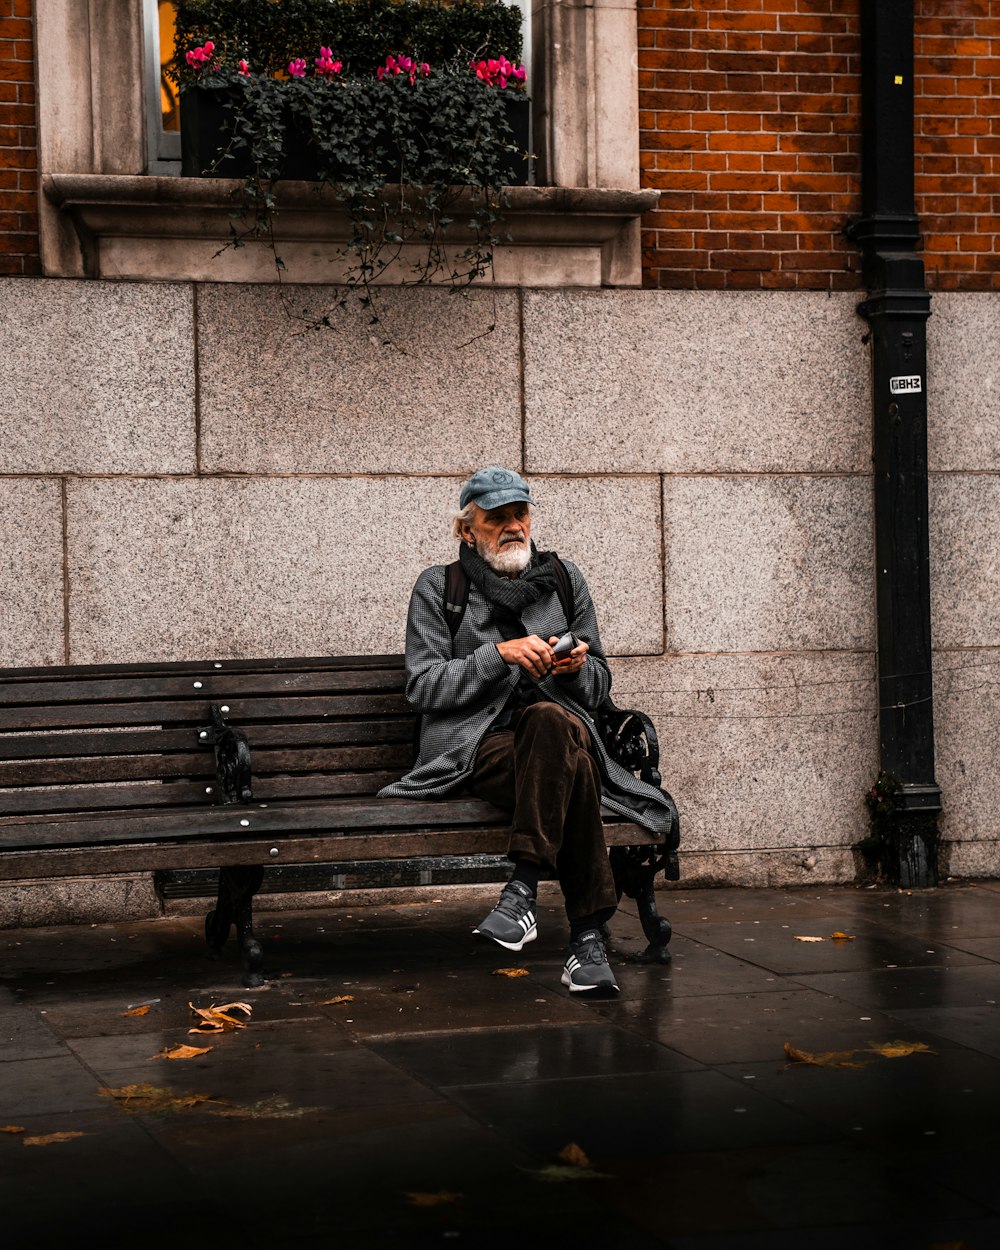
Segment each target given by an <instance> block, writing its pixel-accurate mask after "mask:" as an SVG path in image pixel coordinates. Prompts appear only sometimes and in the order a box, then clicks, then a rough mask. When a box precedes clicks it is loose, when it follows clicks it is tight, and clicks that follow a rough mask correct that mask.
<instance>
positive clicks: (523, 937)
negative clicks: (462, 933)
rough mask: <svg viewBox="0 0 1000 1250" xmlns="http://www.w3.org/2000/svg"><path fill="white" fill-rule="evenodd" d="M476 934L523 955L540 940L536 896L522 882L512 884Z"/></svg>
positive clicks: (477, 929) (506, 888)
mask: <svg viewBox="0 0 1000 1250" xmlns="http://www.w3.org/2000/svg"><path fill="white" fill-rule="evenodd" d="M472 932H473V933H478V934H481V935H482V936H483V937H488V938H492V939H493V941H494V942H496V943H498V944H499V945H500V946H503V947H504V948H505V949H506V950H509V951H519V950H520V949H521V947H522V946H524V944H525V943H526V942H533V941H534V940H535V938H536V937H537V936H538V928H537V926H536V924H535V896H534V894H532V892H531V891H530V890H529V889H528V887H527V886H526V885H524V884H523V883H522V882H520V881H508V882H507V884H506V885H505V886H504V888H503V890H502V891H501V893H500V901H499V902H498V903H497V905H496V907H494V908H493V910H492V911H491V912H490V914H489V915H488V916H487V917H486V919H485V920H484V921H482V922H481V923H480V925H479V927H478V928H476V929H473V930H472Z"/></svg>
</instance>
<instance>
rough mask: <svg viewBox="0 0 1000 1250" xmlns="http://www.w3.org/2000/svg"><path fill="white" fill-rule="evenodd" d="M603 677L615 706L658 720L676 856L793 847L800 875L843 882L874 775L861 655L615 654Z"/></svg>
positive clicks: (874, 739)
mask: <svg viewBox="0 0 1000 1250" xmlns="http://www.w3.org/2000/svg"><path fill="white" fill-rule="evenodd" d="M613 672H614V678H615V685H614V692H615V700H616V702H617V703H618V705H619V706H620V707H637V708H639V709H641V710H642V711H645V712H647V713H648V714H649V716H650V717H652V720H653V723H654V725H655V726H656V729H657V732H658V735H659V738H660V747H661V757H660V771H661V772H662V774H663V784H664V786H665V788H666V789H667V790H669V791H670V793H671V794H672V795H673V796H674V799H675V800H676V802H677V807H678V810H679V812H680V817H681V846H682V849H683V851H684V853H685V854H686V855H688V856H690V855H695V856H700V855H703V854H704V855H707V854H710V853H716V852H725V853H727V854H728V853H740V854H741V855H742V854H745V853H751V852H757V851H776V850H787V851H788V852H789V853H790V854H791V852H792V851H794V853H795V855H797V856H798V859H797V863H798V866H799V870H801V873H802V877H801V879H802V880H803V881H805V880H808V879H811V876H812V874H813V873H818V874H820V877H821V879H822V880H842V879H844V877H843V874H844V871H845V870H844V866H843V865H844V863H845V862H846V861H845V858H844V853H846V852H847V851H848V850H849V848H850V847H851V846H852V845H853V844H854V843H855V842H857V841H859V840H860V839H861V838H863V837H864V836H865V835H866V834H867V831H868V813H867V809H866V807H865V802H864V796H865V793H866V791H867V790H868V787H869V786H870V785H871V783H872V780H873V778H874V777H875V775H876V773H877V772H878V726H877V718H876V705H877V702H878V700H877V696H876V691H875V678H874V662H873V659H872V657H871V655H850V654H834V653H831V654H828V655H815V654H814V655H797V656H789V655H786V656H767V657H762V656H725V655H717V656H670V657H665V658H663V659H633V660H629V659H619V660H617V661H616V662H615V663H614V665H613ZM792 859H794V856H792ZM810 861H811V862H810ZM744 862H745V861H744ZM789 862H791V861H790V860H789V859H788V857H782V859H781V863H782V864H784V867H783V868H781V872H782V873H787V872H788V871H789V869H788V863H789ZM699 871H705V872H708V871H709V870H708V869H707V868H703V869H699ZM712 871H715V869H714V868H713V869H712ZM719 871H720V873H721V872H722V871H723V870H722V869H721V868H720V869H719ZM727 873H728V877H729V879H731V880H733V881H737V880H741V878H740V876H739V873H738V872H736V870H735V869H730V870H727ZM719 879H720V880H721V879H723V878H722V877H720V878H719ZM776 879H777V878H776ZM754 883H760V884H763V880H761V879H758V878H754V879H753V880H751V881H747V884H754Z"/></svg>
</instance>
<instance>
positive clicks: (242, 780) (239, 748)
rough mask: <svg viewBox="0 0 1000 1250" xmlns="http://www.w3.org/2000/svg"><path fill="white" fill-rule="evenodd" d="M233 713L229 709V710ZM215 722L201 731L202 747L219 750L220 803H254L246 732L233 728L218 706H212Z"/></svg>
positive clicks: (211, 710)
mask: <svg viewBox="0 0 1000 1250" xmlns="http://www.w3.org/2000/svg"><path fill="white" fill-rule="evenodd" d="M225 710H226V711H227V712H228V711H229V709H228V707H227V708H226V709H225ZM209 714H210V715H211V717H212V723H211V724H210V725H205V726H203V727H202V728H201V729H199V730H198V744H199V746H203V747H214V748H215V779H216V781H217V783H218V789H217V790H216V792H215V801H216V803H250V802H252V801H253V789H252V786H253V768H252V763H251V758H250V743H249V742H248V741H247V736H246V734H245V733H244V732H243V730H242V729H237V728H236V727H235V726H234V725H230V724H229V722H228V721H227V720H226V718H225V717H224V716H223V715H222V708H221V707H220V706H219V704H218V703H213V704H211V706H210V707H209Z"/></svg>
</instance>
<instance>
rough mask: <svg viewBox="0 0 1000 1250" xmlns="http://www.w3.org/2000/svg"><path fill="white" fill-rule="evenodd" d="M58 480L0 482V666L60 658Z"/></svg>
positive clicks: (61, 623)
mask: <svg viewBox="0 0 1000 1250" xmlns="http://www.w3.org/2000/svg"><path fill="white" fill-rule="evenodd" d="M63 650H64V649H63V574H62V502H61V497H60V487H59V483H58V482H46V481H43V480H40V479H37V478H25V479H23V480H18V479H14V478H11V479H7V480H2V479H0V667H5V668H6V667H10V668H16V667H17V666H19V665H20V666H25V667H33V666H35V665H41V664H59V663H61V662H62V660H63Z"/></svg>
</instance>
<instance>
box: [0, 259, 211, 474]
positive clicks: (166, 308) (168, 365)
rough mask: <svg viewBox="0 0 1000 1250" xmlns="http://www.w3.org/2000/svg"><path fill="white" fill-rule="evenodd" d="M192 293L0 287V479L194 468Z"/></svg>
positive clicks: (109, 286)
mask: <svg viewBox="0 0 1000 1250" xmlns="http://www.w3.org/2000/svg"><path fill="white" fill-rule="evenodd" d="M191 302H192V299H191V290H190V288H188V287H184V286H177V285H166V284H162V283H156V284H142V283H112V282H72V281H66V282H61V281H55V280H53V279H51V278H40V279H26V278H2V279H0V345H2V346H0V396H2V401H3V402H2V403H0V473H148V472H152V473H183V472H188V471H190V470H192V469H193V468H194V463H195V419H194V392H195V385H194V334H193V320H192V314H191Z"/></svg>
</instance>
